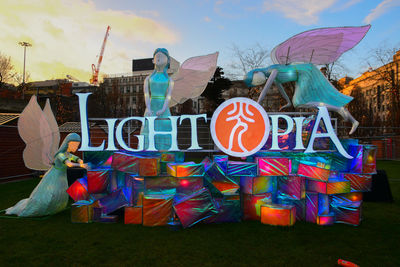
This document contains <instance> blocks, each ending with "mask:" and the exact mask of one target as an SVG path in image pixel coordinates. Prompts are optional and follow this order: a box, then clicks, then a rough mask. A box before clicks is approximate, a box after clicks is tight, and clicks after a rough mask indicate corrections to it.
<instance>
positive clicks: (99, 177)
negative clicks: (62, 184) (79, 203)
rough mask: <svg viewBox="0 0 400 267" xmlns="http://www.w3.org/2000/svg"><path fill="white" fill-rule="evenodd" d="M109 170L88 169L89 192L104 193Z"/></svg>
mask: <svg viewBox="0 0 400 267" xmlns="http://www.w3.org/2000/svg"><path fill="white" fill-rule="evenodd" d="M109 176H110V172H109V171H108V170H88V171H87V185H88V187H87V188H88V193H89V194H99V193H104V192H105V191H106V190H107V186H108V183H109V180H110V179H109Z"/></svg>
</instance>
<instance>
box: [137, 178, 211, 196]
mask: <svg viewBox="0 0 400 267" xmlns="http://www.w3.org/2000/svg"><path fill="white" fill-rule="evenodd" d="M203 186H204V184H203V177H172V176H159V177H148V178H146V179H145V190H146V194H161V193H162V192H163V191H165V190H170V189H176V193H178V194H191V193H193V192H196V191H198V190H200V189H201V188H203Z"/></svg>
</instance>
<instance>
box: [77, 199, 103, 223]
mask: <svg viewBox="0 0 400 267" xmlns="http://www.w3.org/2000/svg"><path fill="white" fill-rule="evenodd" d="M94 208H101V206H100V204H99V201H95V202H90V201H85V200H83V201H78V202H76V203H74V204H72V206H71V222H73V223H90V222H92V221H93V209H94Z"/></svg>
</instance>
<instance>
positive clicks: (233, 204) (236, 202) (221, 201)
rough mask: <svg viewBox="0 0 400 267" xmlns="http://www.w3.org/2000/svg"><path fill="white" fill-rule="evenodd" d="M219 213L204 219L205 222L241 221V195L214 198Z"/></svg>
mask: <svg viewBox="0 0 400 267" xmlns="http://www.w3.org/2000/svg"><path fill="white" fill-rule="evenodd" d="M214 205H215V207H216V209H217V211H218V213H217V214H215V215H213V216H211V217H209V218H207V219H205V220H204V223H225V222H240V221H241V218H242V210H241V208H240V197H239V195H234V196H227V197H224V198H214Z"/></svg>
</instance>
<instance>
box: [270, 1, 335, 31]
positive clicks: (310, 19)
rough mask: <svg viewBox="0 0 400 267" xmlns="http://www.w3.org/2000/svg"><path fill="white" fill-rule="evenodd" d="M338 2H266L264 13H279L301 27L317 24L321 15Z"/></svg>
mask: <svg viewBox="0 0 400 267" xmlns="http://www.w3.org/2000/svg"><path fill="white" fill-rule="evenodd" d="M335 2H336V0H325V1H321V0H265V1H264V3H263V12H278V13H281V14H283V15H284V16H285V17H286V18H289V19H292V20H294V21H295V22H297V23H298V24H301V25H310V24H316V23H317V22H318V19H319V14H320V13H321V12H322V11H324V10H325V9H327V8H329V7H331V6H332V5H333V4H334V3H335Z"/></svg>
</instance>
